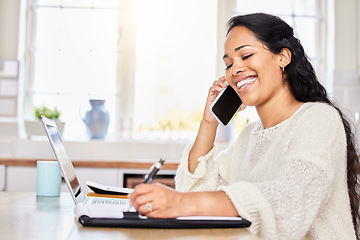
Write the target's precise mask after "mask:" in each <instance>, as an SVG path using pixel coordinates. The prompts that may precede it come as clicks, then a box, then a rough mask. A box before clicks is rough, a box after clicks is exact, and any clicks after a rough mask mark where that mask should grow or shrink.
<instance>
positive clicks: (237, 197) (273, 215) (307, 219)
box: [219, 109, 346, 239]
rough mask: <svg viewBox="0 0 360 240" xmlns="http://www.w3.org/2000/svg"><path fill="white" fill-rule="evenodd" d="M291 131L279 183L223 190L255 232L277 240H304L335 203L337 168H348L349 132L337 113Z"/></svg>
mask: <svg viewBox="0 0 360 240" xmlns="http://www.w3.org/2000/svg"><path fill="white" fill-rule="evenodd" d="M332 110H333V109H332ZM290 127H291V131H289V133H288V134H287V135H288V137H289V139H288V141H286V142H287V144H285V145H287V146H285V148H286V150H285V154H284V156H283V158H282V160H281V165H280V166H279V167H277V170H276V171H275V172H274V177H273V179H271V180H266V181H261V180H259V181H257V182H236V183H234V184H232V185H229V186H223V187H220V188H219V190H223V191H224V192H225V193H226V194H227V195H228V196H229V198H230V199H231V201H232V202H233V204H234V206H235V207H236V209H237V211H238V213H239V215H240V216H242V217H244V218H246V219H248V220H250V221H251V222H252V225H251V227H250V231H251V232H253V233H257V234H259V235H262V236H267V237H269V236H271V239H303V237H304V236H305V235H306V233H307V232H308V230H309V229H310V226H311V224H312V223H313V221H314V219H315V218H316V216H317V214H318V212H319V211H320V209H321V208H322V207H323V206H324V203H326V202H327V201H328V200H329V198H330V197H329V196H330V194H331V190H332V184H333V181H334V175H335V172H336V171H337V167H338V166H344V165H346V162H344V159H346V157H345V156H346V142H345V134H344V128H343V125H342V122H341V120H340V118H339V116H338V114H337V112H336V111H335V110H334V111H328V110H326V111H325V112H321V113H320V114H319V113H317V114H315V113H314V112H311V111H309V113H307V114H305V116H303V117H302V119H299V121H297V123H296V127H295V125H294V126H290ZM343 174H345V173H343Z"/></svg>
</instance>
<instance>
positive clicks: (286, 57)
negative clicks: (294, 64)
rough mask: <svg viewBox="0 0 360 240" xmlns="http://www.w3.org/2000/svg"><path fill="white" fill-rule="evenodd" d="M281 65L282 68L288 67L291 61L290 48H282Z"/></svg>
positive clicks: (280, 54)
mask: <svg viewBox="0 0 360 240" xmlns="http://www.w3.org/2000/svg"><path fill="white" fill-rule="evenodd" d="M279 56H280V62H279V65H280V67H281V68H283V67H286V66H287V65H289V63H290V62H291V51H290V50H289V49H288V48H283V49H281V51H280V53H279Z"/></svg>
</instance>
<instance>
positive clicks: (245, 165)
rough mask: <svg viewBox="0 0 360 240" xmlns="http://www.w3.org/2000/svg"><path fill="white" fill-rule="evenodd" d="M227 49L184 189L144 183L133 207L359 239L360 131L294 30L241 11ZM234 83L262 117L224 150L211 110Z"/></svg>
mask: <svg viewBox="0 0 360 240" xmlns="http://www.w3.org/2000/svg"><path fill="white" fill-rule="evenodd" d="M224 49H225V54H224V63H225V65H226V74H225V76H224V77H221V78H220V79H219V80H217V81H215V82H214V84H213V86H212V87H211V88H210V90H209V94H208V98H207V102H206V106H205V111H204V115H203V119H202V121H201V124H200V128H199V131H198V135H197V138H196V140H195V142H194V144H192V145H190V146H189V147H188V148H187V149H186V150H185V151H184V156H183V159H182V160H181V163H180V166H179V169H178V172H177V176H176V179H175V180H176V188H177V191H175V190H172V189H170V188H166V187H164V186H162V185H156V184H143V185H139V186H137V187H136V188H135V191H134V193H133V194H131V195H130V200H131V203H132V204H133V205H134V207H135V208H136V209H137V210H138V211H139V212H140V213H141V214H144V215H146V216H148V217H160V218H168V217H178V216H187V215H223V216H241V217H243V218H246V219H248V220H249V221H251V222H252V225H251V226H250V228H249V230H250V232H252V233H253V234H257V235H259V236H262V237H264V238H265V239H359V238H358V235H357V234H356V233H357V232H358V224H359V194H358V185H357V176H356V171H355V169H356V167H357V165H358V163H359V158H358V155H357V154H356V149H355V143H354V136H353V134H352V133H351V129H350V125H349V122H348V121H347V120H346V119H345V117H344V115H343V114H342V113H341V111H340V110H339V109H338V108H337V107H335V106H334V105H333V104H332V103H331V101H330V100H329V98H328V97H327V94H326V91H325V89H324V88H323V86H322V85H321V84H320V83H319V82H318V80H317V78H316V76H315V73H314V69H313V67H312V66H311V64H310V62H309V61H308V59H307V57H306V55H305V53H304V50H303V47H302V46H301V44H300V42H299V41H298V40H297V39H296V38H295V37H294V35H293V29H292V28H291V27H290V26H288V25H287V24H286V23H285V22H284V21H283V20H281V19H279V18H278V17H275V16H271V15H267V14H261V13H258V14H250V15H244V16H237V17H234V18H232V19H231V20H230V21H229V29H228V34H227V39H226V41H225V48H224ZM225 81H226V82H227V83H228V84H229V85H230V86H231V87H233V88H234V89H235V90H236V91H237V93H238V95H239V96H240V98H241V99H242V101H243V103H244V104H243V106H242V108H241V109H244V108H245V107H246V105H248V106H255V108H256V110H257V112H258V115H259V117H260V121H258V122H254V123H251V124H249V125H247V126H246V127H245V128H244V129H243V130H242V132H241V133H240V135H239V137H238V138H237V140H236V141H235V142H234V143H233V144H232V145H231V146H230V147H229V148H228V149H227V150H225V151H223V152H222V153H220V154H219V156H214V151H215V150H214V149H215V147H214V140H215V135H216V129H217V126H218V123H217V121H216V120H215V119H214V117H213V116H212V115H211V114H210V113H209V106H210V104H211V103H212V102H213V101H214V99H215V98H216V96H217V95H218V93H219V92H220V91H222V90H223V89H224V88H225V87H226V83H225ZM149 203H150V204H149ZM149 206H151V208H149ZM355 232H356V233H355Z"/></svg>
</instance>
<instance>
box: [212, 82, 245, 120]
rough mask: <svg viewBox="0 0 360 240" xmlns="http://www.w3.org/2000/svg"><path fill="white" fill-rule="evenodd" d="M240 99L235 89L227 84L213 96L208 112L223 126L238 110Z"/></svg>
mask: <svg viewBox="0 0 360 240" xmlns="http://www.w3.org/2000/svg"><path fill="white" fill-rule="evenodd" d="M241 104H242V101H241V99H240V97H239V96H238V95H237V93H236V92H235V90H234V89H233V88H232V87H231V86H230V85H228V86H227V87H226V88H225V89H224V90H223V91H222V92H220V93H219V95H218V96H217V97H216V98H215V100H214V102H213V103H212V104H211V106H210V112H211V113H212V114H213V115H214V117H215V118H216V120H217V121H218V122H219V123H220V124H221V125H223V126H226V125H227V124H228V123H229V122H230V120H231V119H232V118H233V117H234V116H235V113H236V112H237V111H238V110H239V108H240V106H241Z"/></svg>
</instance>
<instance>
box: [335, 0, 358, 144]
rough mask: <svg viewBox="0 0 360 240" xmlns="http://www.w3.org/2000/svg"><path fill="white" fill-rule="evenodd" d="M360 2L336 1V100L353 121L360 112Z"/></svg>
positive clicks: (355, 0)
mask: <svg viewBox="0 0 360 240" xmlns="http://www.w3.org/2000/svg"><path fill="white" fill-rule="evenodd" d="M359 2H360V1H359V0H345V1H338V0H335V69H334V84H333V88H334V100H335V101H336V102H337V103H338V104H339V105H340V107H342V109H343V110H344V111H345V113H346V114H347V115H348V117H349V119H351V120H354V114H355V112H360V78H359V69H358V66H360V63H359V62H358V61H359V42H360V39H359V28H360V26H359V25H358V24H359V6H358V4H359ZM357 129H358V131H357V137H358V139H360V129H359V126H358V127H357Z"/></svg>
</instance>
